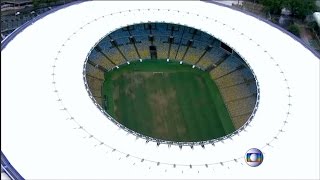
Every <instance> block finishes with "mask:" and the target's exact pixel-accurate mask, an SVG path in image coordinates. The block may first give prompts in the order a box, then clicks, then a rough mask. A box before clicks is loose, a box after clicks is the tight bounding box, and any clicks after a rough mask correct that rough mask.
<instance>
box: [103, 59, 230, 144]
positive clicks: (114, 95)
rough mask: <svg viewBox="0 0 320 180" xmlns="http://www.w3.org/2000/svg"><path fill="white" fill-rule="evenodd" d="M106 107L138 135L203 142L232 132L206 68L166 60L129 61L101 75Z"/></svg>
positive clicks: (218, 94) (217, 91) (228, 116)
mask: <svg viewBox="0 0 320 180" xmlns="http://www.w3.org/2000/svg"><path fill="white" fill-rule="evenodd" d="M102 97H104V108H105V109H106V111H107V112H108V113H109V114H110V115H111V116H112V117H114V118H115V119H116V120H117V121H118V122H119V123H121V124H123V125H124V126H126V127H127V128H129V129H131V130H133V131H136V132H138V133H140V134H143V135H146V136H150V137H153V138H158V139H162V140H169V141H179V142H181V141H185V142H190V141H204V140H210V139H214V138H218V137H222V136H224V135H227V134H229V133H231V132H234V131H235V128H234V125H233V123H232V120H231V118H230V115H229V113H228V111H227V108H226V106H225V104H224V102H223V99H222V96H221V95H220V93H219V90H218V87H217V86H216V84H215V83H214V82H213V81H212V79H211V77H210V75H209V73H208V72H204V71H201V70H199V69H196V68H194V69H193V68H192V67H191V66H190V65H185V64H182V65H180V64H179V63H178V62H171V61H170V62H166V61H164V60H145V61H143V62H138V61H137V62H131V63H130V65H123V66H121V67H120V68H119V69H114V70H112V71H109V72H107V73H105V81H104V84H103V88H102Z"/></svg>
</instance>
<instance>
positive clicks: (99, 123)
mask: <svg viewBox="0 0 320 180" xmlns="http://www.w3.org/2000/svg"><path fill="white" fill-rule="evenodd" d="M141 22H169V23H176V24H182V25H187V26H190V27H194V28H197V29H200V30H202V31H204V32H207V33H209V34H211V35H213V36H215V37H216V38H218V39H220V40H222V41H223V42H225V43H227V44H228V45H230V46H231V47H232V48H233V49H234V50H235V51H237V52H238V53H239V54H240V55H241V56H242V57H243V58H244V59H245V60H246V61H247V63H248V64H249V65H250V67H251V68H252V69H253V71H254V73H255V75H256V78H257V80H258V82H259V87H260V102H259V106H258V109H257V112H256V114H255V116H254V118H253V120H252V122H251V123H250V126H248V127H246V129H245V131H242V132H241V133H239V134H238V135H236V136H233V137H232V139H228V140H225V141H223V142H217V143H216V144H215V145H214V146H213V145H206V146H205V148H204V149H203V148H201V146H196V147H195V148H194V149H193V150H192V149H191V148H190V147H183V148H182V149H179V147H177V146H171V147H170V148H169V147H168V146H167V145H164V144H161V145H160V146H159V147H158V146H157V145H156V143H155V142H149V143H146V142H145V140H144V139H136V137H135V136H134V135H132V134H127V132H126V131H124V130H122V129H119V128H118V127H117V126H116V125H115V124H114V123H112V122H111V121H109V120H107V119H106V117H105V116H104V115H103V113H101V112H100V111H99V110H98V108H97V107H96V105H95V104H94V103H93V102H92V100H91V99H90V97H89V96H88V93H87V91H86V89H85V85H84V80H83V67H84V62H85V60H86V57H87V54H88V52H89V51H90V49H91V48H92V46H93V45H94V44H95V43H96V42H98V41H99V40H100V38H102V37H103V36H104V35H105V34H107V33H109V32H112V31H114V30H116V29H118V28H119V27H122V26H127V25H130V24H134V23H141ZM9 38H10V37H9ZM6 41H8V39H6ZM319 65H320V61H319V58H318V57H317V56H316V55H315V54H313V53H312V52H311V51H310V50H308V49H307V48H306V47H305V46H304V45H302V44H301V43H299V42H297V40H295V39H293V38H292V37H290V36H289V35H288V34H285V33H284V32H282V31H280V30H279V29H277V28H275V27H273V26H271V25H269V24H267V23H265V22H263V21H261V20H258V19H257V18H254V17H252V16H249V15H247V14H244V13H242V12H239V11H235V10H232V9H230V8H226V7H223V6H220V5H216V4H211V3H205V2H169V1H168V2H146V1H145V2H121V1H120V2H102V1H89V2H82V3H76V4H75V5H72V6H69V7H66V8H63V9H60V10H58V11H52V12H51V13H50V14H49V15H47V16H45V17H43V18H41V19H40V20H38V21H35V22H34V23H32V24H31V23H30V25H29V26H28V27H27V28H26V29H24V30H23V31H22V32H20V33H18V34H17V35H16V36H15V37H14V38H13V39H12V40H11V41H10V42H9V43H8V44H7V45H6V46H5V47H3V48H2V50H1V98H2V99H1V105H2V106H1V112H2V113H1V151H2V153H3V154H4V155H5V156H6V157H7V159H8V160H9V161H10V163H11V165H12V166H13V167H14V168H15V169H16V170H17V171H18V172H19V173H20V175H21V176H22V177H24V178H26V179H48V178H50V179H61V178H63V179H71V178H72V179H80V178H81V179H98V178H99V179H101V178H139V179H140V178H143V179H144V178H148V179H150V178H197V179H199V178H210V179H215V178H219V179H224V178H227V179H232V178H236V179H239V178H245V179H247V178H248V179H249V178H250V179H258V178H263V179H269V178H289V179H293V178H294V179H297V178H303V179H305V178H312V179H318V178H319V82H320V79H319ZM253 147H256V148H259V149H260V150H262V152H263V153H264V162H263V163H262V164H261V166H259V167H255V168H253V167H250V166H248V165H246V163H245V161H244V154H245V152H246V151H247V150H248V149H250V148H253ZM158 162H159V163H158ZM174 164H175V167H174ZM190 165H191V166H190ZM206 165H207V166H206Z"/></svg>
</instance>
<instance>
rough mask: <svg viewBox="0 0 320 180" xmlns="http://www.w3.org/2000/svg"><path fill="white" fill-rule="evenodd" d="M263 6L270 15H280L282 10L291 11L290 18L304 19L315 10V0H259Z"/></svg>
mask: <svg viewBox="0 0 320 180" xmlns="http://www.w3.org/2000/svg"><path fill="white" fill-rule="evenodd" d="M258 2H259V3H261V4H263V5H264V6H265V8H266V11H268V12H270V13H271V14H278V15H279V14H280V13H281V10H282V8H287V9H289V10H290V11H291V13H292V16H294V17H297V18H300V19H304V18H305V17H306V16H307V15H309V14H312V13H313V12H315V11H316V10H317V6H316V3H315V2H316V1H315V0H259V1H258Z"/></svg>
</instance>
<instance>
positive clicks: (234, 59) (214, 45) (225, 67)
mask: <svg viewBox="0 0 320 180" xmlns="http://www.w3.org/2000/svg"><path fill="white" fill-rule="evenodd" d="M222 45H223V46H224V48H222V47H221V46H222ZM151 46H152V47H151ZM225 46H226V45H225V44H223V43H222V42H220V41H219V40H218V39H215V38H214V37H212V36H211V35H209V34H206V33H204V32H202V31H199V30H196V29H193V28H190V27H185V26H181V25H175V24H164V23H144V24H136V25H131V26H128V27H125V28H121V29H118V30H116V31H115V32H112V33H111V34H109V35H107V36H106V37H104V38H103V39H102V40H101V41H100V42H99V43H98V44H97V46H96V47H95V48H93V49H92V51H91V53H90V55H89V56H88V65H87V66H86V67H87V69H86V73H87V83H88V86H89V88H90V90H91V94H92V95H93V96H94V97H96V101H97V103H99V104H100V105H101V104H102V102H103V98H102V97H101V87H102V83H103V81H104V72H106V71H109V70H111V69H113V68H115V67H119V66H120V65H121V64H124V63H126V62H129V61H136V60H139V59H142V60H147V59H150V58H151V56H153V58H157V59H161V60H166V59H170V60H173V61H183V62H185V63H187V64H191V65H194V66H196V67H198V68H200V69H202V70H205V71H207V72H209V74H210V76H211V77H212V79H213V80H214V81H215V83H216V85H217V86H218V89H219V91H220V93H221V95H222V97H223V100H224V102H225V104H226V106H227V109H228V111H229V114H230V116H231V118H232V120H233V123H234V126H235V127H236V128H237V129H238V128H240V127H241V126H242V125H243V124H244V123H245V122H246V121H247V120H248V118H249V117H250V115H251V113H252V112H253V109H254V107H255V104H256V100H257V86H256V80H255V78H254V76H253V74H252V71H251V70H250V69H249V67H247V65H246V63H245V62H244V61H243V60H242V59H241V57H240V56H239V55H238V54H237V53H235V52H233V51H232V50H231V51H230V50H229V51H227V50H226V48H228V49H229V47H225ZM151 49H153V50H151ZM151 51H155V52H156V54H157V55H156V57H155V56H154V55H152V52H151Z"/></svg>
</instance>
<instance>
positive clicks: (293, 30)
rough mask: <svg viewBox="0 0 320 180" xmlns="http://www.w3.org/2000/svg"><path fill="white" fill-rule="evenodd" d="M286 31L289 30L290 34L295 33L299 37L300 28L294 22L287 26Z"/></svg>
mask: <svg viewBox="0 0 320 180" xmlns="http://www.w3.org/2000/svg"><path fill="white" fill-rule="evenodd" d="M288 31H289V32H291V33H292V34H294V35H296V36H297V37H300V30H299V27H298V26H297V25H296V24H291V25H290V26H289V27H288Z"/></svg>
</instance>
